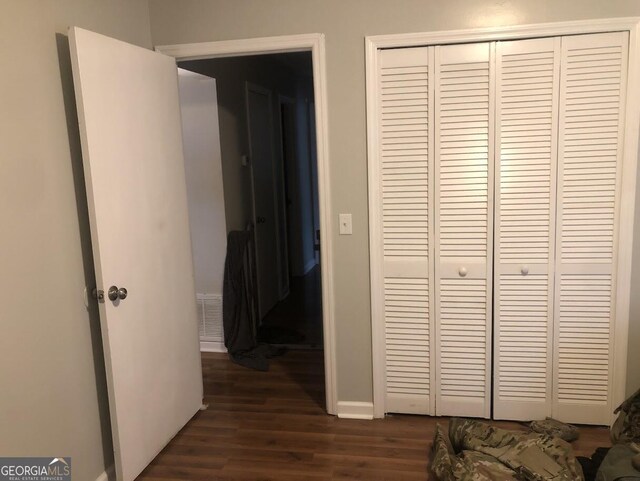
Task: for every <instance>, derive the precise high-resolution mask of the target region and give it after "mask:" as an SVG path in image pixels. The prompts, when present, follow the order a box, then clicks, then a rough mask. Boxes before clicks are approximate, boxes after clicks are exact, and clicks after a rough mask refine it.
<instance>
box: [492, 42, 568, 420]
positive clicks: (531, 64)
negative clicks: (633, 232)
mask: <svg viewBox="0 0 640 481" xmlns="http://www.w3.org/2000/svg"><path fill="white" fill-rule="evenodd" d="M559 77H560V39H559V38H547V39H534V40H518V41H513V42H498V43H497V46H496V173H495V175H496V183H495V200H496V201H495V202H496V208H495V223H496V229H495V232H496V236H495V281H494V282H495V284H494V306H495V307H494V329H495V332H494V396H493V402H494V410H493V412H494V417H495V418H496V419H516V420H531V419H544V418H545V417H546V416H549V415H550V413H551V391H552V384H551V376H550V374H551V369H552V341H553V339H552V335H553V272H554V246H555V242H554V230H555V190H556V188H555V187H556V167H557V128H558V97H559V96H558V86H559Z"/></svg>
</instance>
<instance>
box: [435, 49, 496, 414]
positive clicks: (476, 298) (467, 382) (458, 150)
mask: <svg viewBox="0 0 640 481" xmlns="http://www.w3.org/2000/svg"><path fill="white" fill-rule="evenodd" d="M493 49H494V45H493V44H489V43H480V44H467V45H451V46H443V47H435V70H436V75H435V80H436V85H435V95H436V105H435V109H436V111H435V115H436V117H435V118H436V122H435V216H434V217H435V239H436V242H435V244H436V245H435V248H436V251H435V259H436V266H435V282H436V286H435V291H436V292H435V300H436V316H437V318H436V323H437V324H436V340H435V346H437V349H438V351H437V353H436V370H437V373H436V379H437V383H438V386H439V389H438V393H437V398H436V414H437V415H441V416H458V415H460V416H473V417H484V418H488V417H489V415H490V413H491V389H490V386H491V312H492V311H491V300H492V297H491V292H492V285H491V278H492V268H493V258H492V255H493V250H492V247H493V242H492V237H493V144H494V139H493V129H494V118H493V117H494V108H493V106H494V102H493V90H494V89H493V73H492V72H493V70H492V68H490V66H491V63H492V62H491V61H492V54H493Z"/></svg>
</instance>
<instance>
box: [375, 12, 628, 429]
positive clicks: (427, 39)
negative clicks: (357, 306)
mask: <svg viewBox="0 0 640 481" xmlns="http://www.w3.org/2000/svg"><path fill="white" fill-rule="evenodd" d="M613 31H628V32H629V33H630V40H629V68H628V80H627V102H626V109H625V129H624V157H623V162H622V171H623V180H622V186H621V197H620V198H621V201H620V224H619V241H618V262H617V276H616V283H617V286H618V288H617V292H616V307H615V312H616V322H615V331H614V340H613V342H614V346H615V348H614V349H613V353H612V355H613V382H612V392H611V393H610V394H611V405H612V406H618V405H619V404H620V403H621V402H622V401H623V400H624V399H625V390H626V377H627V343H628V332H629V307H630V296H631V256H632V251H633V229H634V210H635V199H636V173H637V168H638V165H637V164H638V132H639V131H640V17H627V18H610V19H595V20H579V21H571V22H558V23H546V24H536V25H516V26H509V27H490V28H479V29H470V30H449V31H438V32H426V33H407V34H398V35H377V36H369V37H365V57H366V58H365V60H366V96H367V159H368V166H369V167H368V169H367V170H368V177H369V239H370V240H369V242H370V245H369V247H370V249H369V250H370V265H371V267H370V269H371V323H372V326H371V329H372V355H373V400H374V414H375V417H383V416H384V413H385V407H384V377H385V376H384V359H383V358H382V356H380V353H384V330H383V329H384V327H383V326H384V323H383V321H384V308H383V307H384V306H383V305H382V302H383V296H382V293H381V289H380V286H381V285H382V270H381V263H380V262H379V261H378V259H380V258H381V245H382V242H381V239H380V225H379V224H380V223H379V221H378V218H379V215H380V208H379V206H378V203H377V202H376V198H377V196H378V194H379V182H378V181H379V175H378V173H377V172H375V170H376V169H374V168H372V167H371V166H374V165H377V155H378V153H377V148H378V124H377V119H378V107H377V103H376V98H377V94H378V92H377V83H376V71H377V63H378V51H379V49H383V48H394V47H415V46H427V45H444V44H453V43H469V42H486V41H493V40H515V39H523V38H541V37H554V36H562V35H579V34H590V33H603V32H613Z"/></svg>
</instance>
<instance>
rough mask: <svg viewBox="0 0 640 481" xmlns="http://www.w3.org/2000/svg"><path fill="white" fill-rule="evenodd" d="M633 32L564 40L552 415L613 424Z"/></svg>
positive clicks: (581, 421) (591, 422)
mask: <svg viewBox="0 0 640 481" xmlns="http://www.w3.org/2000/svg"><path fill="white" fill-rule="evenodd" d="M627 46H628V34H627V33H622V32H621V33H607V34H597V35H579V36H573V37H563V38H562V60H561V63H562V65H561V74H560V76H561V80H560V131H559V139H558V141H559V146H558V148H559V151H558V212H557V223H558V224H557V234H556V237H557V239H556V257H557V261H556V266H557V269H556V289H555V298H556V299H555V324H556V326H555V327H556V329H555V339H556V345H555V348H554V358H555V359H554V382H555V388H554V398H553V415H554V417H556V418H558V419H560V420H563V421H568V422H575V423H585V424H608V423H609V421H610V416H611V411H612V408H613V407H615V406H612V405H611V380H612V373H611V366H612V364H611V363H612V353H613V349H614V346H613V326H614V319H615V313H614V305H615V299H614V295H615V272H616V250H617V248H616V236H617V218H618V211H619V205H618V202H619V195H618V194H619V188H618V186H619V185H620V176H621V174H622V172H621V164H622V141H623V139H622V132H623V119H624V103H625V90H626V71H627Z"/></svg>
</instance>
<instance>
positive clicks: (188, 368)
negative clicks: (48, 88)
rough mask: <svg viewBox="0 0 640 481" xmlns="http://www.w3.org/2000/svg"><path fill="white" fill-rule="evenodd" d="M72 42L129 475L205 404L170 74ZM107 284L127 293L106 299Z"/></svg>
mask: <svg viewBox="0 0 640 481" xmlns="http://www.w3.org/2000/svg"><path fill="white" fill-rule="evenodd" d="M69 37H70V46H71V58H72V64H73V74H74V83H75V88H76V100H77V105H78V117H79V122H80V133H81V138H82V151H83V159H84V170H85V182H86V186H87V198H88V204H89V216H90V223H91V236H92V242H93V255H94V260H95V267H96V280H97V288H98V289H99V290H102V291H104V295H105V299H104V300H103V301H102V302H100V304H99V307H100V319H101V325H102V336H103V342H104V355H105V364H106V372H107V384H108V390H109V407H110V413H111V423H112V431H113V447H114V454H115V465H116V474H117V477H118V480H119V481H131V480H133V479H135V478H136V476H137V475H138V474H139V473H140V472H141V471H142V470H143V469H144V468H145V467H146V466H147V464H148V463H149V462H150V461H151V460H152V459H153V458H154V457H155V456H156V455H157V454H158V452H159V451H160V450H161V449H162V448H163V447H164V446H165V445H166V444H167V442H168V441H169V440H170V439H171V438H172V437H173V436H174V435H175V434H176V433H177V432H178V430H179V429H180V428H182V427H183V426H184V424H185V423H186V422H187V421H188V420H189V419H190V418H191V417H192V416H193V414H194V413H195V412H196V411H197V410H198V409H199V407H200V405H201V402H202V371H201V369H202V368H201V364H200V353H199V345H198V326H197V312H196V304H195V290H194V276H193V260H192V256H191V241H190V236H189V217H188V211H187V194H186V187H185V171H184V162H183V154H182V138H181V126H180V106H179V103H178V81H177V69H176V65H175V61H174V59H173V58H170V57H167V56H164V55H160V54H158V53H155V52H152V51H150V50H146V49H143V48H140V47H136V46H133V45H129V44H126V43H124V42H120V41H117V40H114V39H111V38H108V37H104V36H102V35H98V34H96V33H93V32H89V31H86V30H82V29H79V28H76V27H73V28H71V29H70V33H69ZM110 286H117V287H118V288H126V289H127V291H128V295H127V296H126V298H122V297H121V298H119V299H116V300H110V299H109V298H108V297H107V296H108V291H109V290H110ZM122 294H123V292H122V291H121V295H122Z"/></svg>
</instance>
